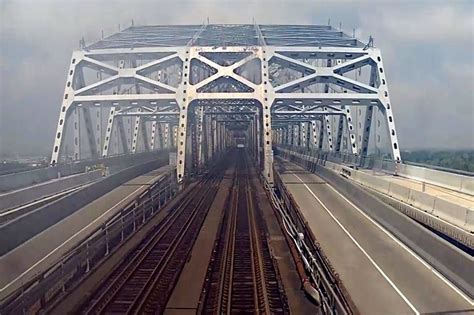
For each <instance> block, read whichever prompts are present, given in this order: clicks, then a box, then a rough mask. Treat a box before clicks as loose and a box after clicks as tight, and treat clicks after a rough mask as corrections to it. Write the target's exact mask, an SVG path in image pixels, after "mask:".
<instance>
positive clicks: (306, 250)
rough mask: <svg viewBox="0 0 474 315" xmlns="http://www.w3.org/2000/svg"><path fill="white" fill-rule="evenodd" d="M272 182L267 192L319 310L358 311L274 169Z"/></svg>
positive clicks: (324, 311) (336, 311)
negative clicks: (315, 293)
mask: <svg viewBox="0 0 474 315" xmlns="http://www.w3.org/2000/svg"><path fill="white" fill-rule="evenodd" d="M274 184H275V188H276V190H274V189H273V188H270V187H267V189H269V190H270V192H271V198H270V199H271V201H272V203H273V205H274V206H275V208H276V209H277V210H278V211H279V212H280V217H281V221H282V223H283V228H284V230H285V232H286V233H287V234H288V235H289V236H290V238H291V239H292V241H293V243H294V245H295V247H296V248H297V251H298V253H299V255H300V258H301V260H302V261H303V263H304V267H305V270H306V272H307V274H308V275H309V278H310V279H311V283H312V285H313V286H314V288H315V289H316V290H317V292H318V295H319V303H320V304H321V310H322V312H323V314H358V313H359V312H358V310H357V307H356V306H355V304H354V303H353V301H352V300H351V298H350V296H349V294H348V292H347V290H346V289H345V287H344V285H343V283H342V282H341V280H340V279H339V276H338V274H337V272H336V271H335V269H334V268H333V267H332V266H331V264H330V262H329V259H328V258H327V257H326V255H325V254H324V252H323V250H322V248H321V247H320V246H319V243H318V242H317V239H316V238H315V236H314V234H313V233H312V232H311V229H310V228H309V226H308V225H307V223H306V220H305V219H304V218H303V216H302V214H301V211H300V209H299V206H298V204H297V203H296V201H295V200H294V199H293V196H292V195H291V193H290V192H289V191H288V190H287V188H286V186H285V185H284V184H283V181H282V180H281V178H280V175H279V174H278V172H276V171H274Z"/></svg>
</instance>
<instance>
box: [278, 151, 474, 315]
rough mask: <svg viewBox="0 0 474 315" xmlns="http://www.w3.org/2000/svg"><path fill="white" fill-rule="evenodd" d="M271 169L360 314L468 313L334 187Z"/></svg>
mask: <svg viewBox="0 0 474 315" xmlns="http://www.w3.org/2000/svg"><path fill="white" fill-rule="evenodd" d="M276 167H277V169H278V170H279V172H280V174H281V177H282V180H283V182H284V183H285V185H286V186H287V188H288V189H289V191H290V193H291V194H292V195H293V197H294V199H295V201H296V202H297V203H298V205H299V207H300V210H301V212H302V214H303V216H304V217H305V219H306V220H307V221H308V224H309V226H310V228H311V230H312V232H313V234H314V235H315V237H316V240H317V242H319V243H320V245H321V247H322V249H323V251H324V252H325V254H326V256H327V257H328V258H329V260H330V262H331V264H332V265H333V267H334V268H335V269H336V271H337V272H338V273H339V276H340V278H341V280H342V282H343V283H344V285H345V287H346V289H347V290H348V292H349V294H350V295H351V298H352V299H353V301H354V303H355V304H356V306H357V307H358V309H359V311H360V312H361V313H362V314H421V313H451V312H460V313H463V312H470V311H472V312H474V305H473V301H472V299H470V298H469V297H468V296H467V295H466V294H465V293H464V292H462V291H461V290H460V289H458V288H457V287H456V286H455V285H453V284H452V283H451V282H450V281H448V280H447V279H446V277H444V276H443V275H442V274H441V273H440V272H438V271H436V270H434V268H432V266H431V264H430V263H427V262H425V261H424V260H423V259H421V258H420V256H419V255H418V254H416V253H415V252H414V251H413V250H411V249H410V248H409V247H408V246H406V245H405V244H404V243H403V242H401V241H400V240H399V239H397V237H395V236H394V235H393V234H392V233H390V232H389V231H388V230H387V229H386V228H384V227H383V226H382V225H381V224H379V223H377V222H376V221H375V220H374V219H372V218H371V217H370V216H369V215H368V214H367V213H366V211H363V209H361V208H359V207H358V206H356V205H355V204H354V203H353V202H351V201H350V200H349V199H347V198H346V197H345V196H343V195H342V194H341V193H340V192H339V191H338V190H336V189H335V188H336V187H332V186H331V185H329V184H328V183H327V182H326V181H325V180H323V179H322V178H321V177H319V176H317V175H315V174H312V173H310V172H308V171H306V170H304V169H303V168H302V167H300V166H297V165H296V164H293V163H290V162H287V161H283V160H281V159H277V160H276ZM362 197H363V195H361V198H362ZM364 210H366V209H364ZM371 210H372V211H375V212H376V211H379V210H380V209H371ZM385 210H387V209H385ZM414 226H415V225H414ZM413 228H415V227H413ZM420 228H421V227H420ZM433 237H436V236H435V235H434V234H433ZM450 250H452V248H450ZM441 254H442V253H441ZM445 254H447V255H450V254H451V252H449V253H448V252H446V253H445ZM466 261H468V262H469V261H470V264H471V267H469V266H465V267H466V268H470V269H471V270H474V269H472V266H473V264H472V257H470V260H469V259H467V260H466Z"/></svg>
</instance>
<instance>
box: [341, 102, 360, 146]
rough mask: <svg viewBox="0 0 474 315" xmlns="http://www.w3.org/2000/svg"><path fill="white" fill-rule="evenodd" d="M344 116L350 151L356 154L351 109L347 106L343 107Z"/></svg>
mask: <svg viewBox="0 0 474 315" xmlns="http://www.w3.org/2000/svg"><path fill="white" fill-rule="evenodd" d="M345 111H346V114H345V116H344V117H345V118H346V124H347V130H348V132H349V143H350V146H351V153H352V154H357V152H358V149H357V139H356V134H355V128H354V124H353V121H352V115H351V109H350V107H349V106H347V107H345Z"/></svg>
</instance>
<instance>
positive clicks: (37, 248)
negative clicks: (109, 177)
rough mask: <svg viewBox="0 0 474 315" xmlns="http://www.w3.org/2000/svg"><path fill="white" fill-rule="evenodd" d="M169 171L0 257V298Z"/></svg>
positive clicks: (136, 182) (131, 184)
mask: <svg viewBox="0 0 474 315" xmlns="http://www.w3.org/2000/svg"><path fill="white" fill-rule="evenodd" d="M169 169H170V166H164V167H161V168H159V169H157V170H154V171H151V172H149V173H147V174H145V175H142V176H139V177H137V178H134V179H132V180H130V181H128V182H127V183H125V184H123V185H121V186H119V187H117V188H115V189H114V190H112V191H110V192H109V193H107V194H105V195H103V196H102V197H101V198H99V199H96V200H94V201H93V202H91V203H90V204H88V205H87V206H85V207H83V208H81V209H79V210H78V211H76V212H75V213H74V214H72V215H71V216H69V217H67V218H65V219H64V220H62V221H60V222H58V223H57V224H55V225H53V226H51V227H50V228H48V229H47V230H45V231H43V232H42V233H40V234H38V235H36V236H35V237H33V238H32V239H30V240H28V241H27V242H25V243H23V244H22V245H20V246H19V247H17V248H15V249H14V250H12V251H10V252H8V253H7V254H5V255H3V256H2V257H0V297H4V296H5V295H7V294H8V293H9V292H12V291H13V290H15V289H17V288H18V287H19V286H20V285H21V284H22V283H25V282H27V281H28V280H30V279H32V278H33V277H34V276H35V275H36V274H38V273H40V272H42V271H44V270H46V269H47V268H48V267H50V266H51V265H52V264H53V263H54V262H56V261H57V259H59V258H60V257H61V256H62V255H64V254H65V253H67V252H68V251H69V250H70V249H72V248H73V247H74V246H75V245H76V244H77V243H78V242H80V241H81V240H82V239H83V238H84V237H86V236H87V235H89V233H90V232H91V231H93V230H94V229H96V228H97V227H98V226H100V225H101V224H103V223H104V222H106V221H107V220H108V219H109V218H111V217H112V216H113V215H115V214H116V213H117V212H118V211H120V209H121V208H122V207H123V206H124V205H126V204H127V203H128V202H130V201H131V200H133V199H134V198H135V197H136V196H138V195H139V194H140V193H142V192H143V191H144V190H145V189H146V188H147V187H148V186H149V185H150V184H152V183H154V182H155V181H157V180H158V179H159V178H160V177H161V176H162V175H163V174H164V173H166V172H167V171H168V170H169Z"/></svg>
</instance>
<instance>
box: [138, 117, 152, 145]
mask: <svg viewBox="0 0 474 315" xmlns="http://www.w3.org/2000/svg"><path fill="white" fill-rule="evenodd" d="M140 125H141V130H142V140H143V145H144V146H145V151H150V143H149V142H148V127H147V125H146V120H145V118H142V122H141V124H140Z"/></svg>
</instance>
